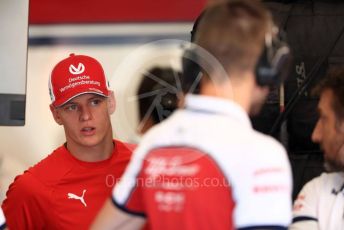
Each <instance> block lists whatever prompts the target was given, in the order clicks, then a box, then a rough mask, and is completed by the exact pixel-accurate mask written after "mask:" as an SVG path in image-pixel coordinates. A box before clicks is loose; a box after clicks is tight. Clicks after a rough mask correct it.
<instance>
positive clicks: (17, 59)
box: [0, 0, 29, 94]
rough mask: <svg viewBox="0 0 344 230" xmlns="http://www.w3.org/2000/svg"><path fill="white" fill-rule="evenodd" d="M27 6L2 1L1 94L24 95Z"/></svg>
mask: <svg viewBox="0 0 344 230" xmlns="http://www.w3.org/2000/svg"><path fill="white" fill-rule="evenodd" d="M28 5H29V1H28V0H1V1H0V94H1V93H4V94H25V86H26V59H27V34H28V8H29V6H28Z"/></svg>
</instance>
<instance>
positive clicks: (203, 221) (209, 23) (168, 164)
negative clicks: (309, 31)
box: [91, 0, 292, 230]
mask: <svg viewBox="0 0 344 230" xmlns="http://www.w3.org/2000/svg"><path fill="white" fill-rule="evenodd" d="M276 32H277V30H276V28H275V27H274V26H273V22H272V19H271V15H270V14H269V12H268V11H267V10H266V8H265V7H264V6H263V5H262V3H261V2H260V1H255V0H241V1H239V0H231V1H225V2H222V3H219V4H218V5H214V6H212V7H211V8H208V9H207V10H206V12H205V13H204V16H203V17H202V19H201V21H200V24H199V26H198V29H197V34H196V38H195V43H196V45H198V46H200V47H202V48H203V49H204V50H203V49H201V48H198V49H196V50H195V51H194V53H195V56H196V58H197V59H198V60H199V64H200V66H201V67H202V73H201V75H202V79H201V81H200V92H199V95H196V94H194V93H193V92H192V90H189V91H188V94H187V95H186V97H185V103H184V107H183V108H180V109H177V110H176V111H174V113H173V114H172V115H171V116H170V117H169V118H167V119H166V120H165V121H164V122H162V123H160V124H157V125H156V126H154V128H152V129H150V130H149V131H148V132H147V133H146V134H145V135H144V136H143V139H142V141H141V142H140V144H139V147H138V148H137V149H136V150H135V151H134V154H133V158H132V159H131V161H130V163H129V165H128V167H127V169H126V172H125V173H124V174H123V177H122V180H121V181H120V182H119V184H118V186H116V187H115V189H114V190H113V194H112V196H111V197H110V199H108V201H107V202H106V204H105V205H104V207H103V208H102V210H101V211H100V213H99V214H98V216H97V218H96V219H95V221H94V223H93V224H92V227H91V229H93V230H99V229H102V230H107V229H117V230H118V229H139V228H140V226H142V225H143V224H144V223H145V222H146V221H148V222H149V223H150V226H151V229H153V230H155V229H164V230H169V229H171V230H172V229H188V230H189V229H197V230H199V229H201V230H202V229H216V230H221V229H226V230H228V229H240V230H245V229H255V230H257V229H273V230H277V229H287V227H288V226H289V224H290V222H291V211H292V201H291V191H292V179H291V169H290V165H289V161H288V157H287V154H286V152H285V149H284V148H283V147H282V145H281V144H280V143H278V142H277V141H276V140H275V139H273V138H272V137H269V136H266V135H264V134H261V133H259V132H257V131H255V130H253V128H252V126H251V123H250V120H249V117H248V114H249V113H251V112H254V111H255V112H258V111H259V108H260V107H261V106H262V104H263V102H264V100H265V98H266V96H267V94H268V91H269V84H268V83H271V82H274V80H273V79H275V77H277V76H278V74H277V73H279V72H280V71H278V69H279V68H277V67H282V66H283V60H285V58H286V57H287V56H289V55H288V54H289V49H288V47H287V46H286V45H282V42H280V43H279V42H277V40H278V38H277V37H276V36H275V34H276ZM272 42H273V44H272ZM205 50H206V51H207V52H208V53H207V52H205ZM203 51H204V52H205V53H204V52H203ZM207 54H211V55H207ZM204 57H205V58H204ZM211 57H215V59H217V60H218V62H219V63H220V64H221V65H216V64H215V63H216V62H215V63H214V62H212V61H211V60H214V58H211ZM269 63H270V64H269ZM208 67H209V68H208ZM222 67H223V68H222ZM271 73H274V74H272V75H273V76H272V75H271V76H270V74H271ZM188 77H190V78H193V76H185V78H188ZM270 77H272V79H270V80H269V79H267V78H270ZM189 80H190V79H189ZM194 80H196V79H191V80H190V81H194ZM184 83H185V82H184ZM184 83H183V82H182V85H183V84H184ZM183 86H184V85H183Z"/></svg>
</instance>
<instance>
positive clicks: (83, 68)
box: [69, 63, 85, 74]
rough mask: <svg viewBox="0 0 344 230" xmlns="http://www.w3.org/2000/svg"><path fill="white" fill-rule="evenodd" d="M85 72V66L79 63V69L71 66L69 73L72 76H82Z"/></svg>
mask: <svg viewBox="0 0 344 230" xmlns="http://www.w3.org/2000/svg"><path fill="white" fill-rule="evenodd" d="M84 71H85V66H84V65H83V64H82V63H79V65H78V68H75V66H74V65H70V66H69V72H70V73H71V74H81V73H83V72H84Z"/></svg>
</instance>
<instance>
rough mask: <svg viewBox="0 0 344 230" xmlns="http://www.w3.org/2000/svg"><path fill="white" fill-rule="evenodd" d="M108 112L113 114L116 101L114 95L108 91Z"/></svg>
mask: <svg viewBox="0 0 344 230" xmlns="http://www.w3.org/2000/svg"><path fill="white" fill-rule="evenodd" d="M107 102H108V111H109V114H110V115H111V114H113V113H114V112H115V110H116V99H115V94H114V93H113V91H110V94H109V97H108V100H107Z"/></svg>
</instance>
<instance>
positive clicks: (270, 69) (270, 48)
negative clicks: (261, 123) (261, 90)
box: [255, 38, 291, 86]
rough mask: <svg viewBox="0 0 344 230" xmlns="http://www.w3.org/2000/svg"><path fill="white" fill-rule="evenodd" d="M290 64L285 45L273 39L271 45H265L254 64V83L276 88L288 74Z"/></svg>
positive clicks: (288, 53)
mask: <svg viewBox="0 0 344 230" xmlns="http://www.w3.org/2000/svg"><path fill="white" fill-rule="evenodd" d="M290 63H291V55H290V50H289V47H288V46H287V44H286V43H285V42H283V41H281V40H278V39H277V38H275V40H274V42H273V44H270V45H268V44H265V45H264V48H263V51H262V53H261V55H260V57H259V59H258V61H257V64H256V70H255V73H256V81H257V84H258V85H259V86H276V85H278V84H279V83H281V82H282V81H284V80H285V78H286V77H287V75H288V74H289V67H290Z"/></svg>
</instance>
